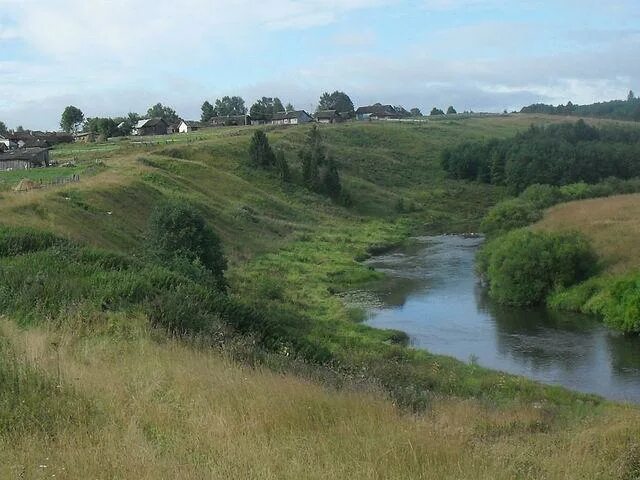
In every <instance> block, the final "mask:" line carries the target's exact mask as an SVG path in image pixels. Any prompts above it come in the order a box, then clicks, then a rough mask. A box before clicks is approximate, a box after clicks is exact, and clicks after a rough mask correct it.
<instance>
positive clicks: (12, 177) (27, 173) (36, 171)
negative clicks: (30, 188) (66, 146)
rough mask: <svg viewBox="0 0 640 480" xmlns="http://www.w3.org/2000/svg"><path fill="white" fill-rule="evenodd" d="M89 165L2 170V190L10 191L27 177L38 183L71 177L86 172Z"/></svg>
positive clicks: (0, 179) (0, 174) (0, 181)
mask: <svg viewBox="0 0 640 480" xmlns="http://www.w3.org/2000/svg"><path fill="white" fill-rule="evenodd" d="M86 170H87V167H85V166H78V167H70V168H54V167H51V168H32V169H29V170H13V171H10V172H0V192H2V191H10V190H12V189H13V188H14V187H16V186H17V185H18V183H20V180H23V179H27V180H31V181H33V182H36V183H43V184H45V186H47V184H49V183H51V182H54V181H55V180H60V179H69V178H70V177H72V176H73V175H83V174H85V172H86Z"/></svg>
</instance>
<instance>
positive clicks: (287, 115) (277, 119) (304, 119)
mask: <svg viewBox="0 0 640 480" xmlns="http://www.w3.org/2000/svg"><path fill="white" fill-rule="evenodd" d="M309 122H313V117H312V116H311V115H309V114H308V113H307V112H305V111H304V110H293V111H291V112H279V113H276V114H275V115H274V116H273V119H271V124H272V125H299V124H302V123H309Z"/></svg>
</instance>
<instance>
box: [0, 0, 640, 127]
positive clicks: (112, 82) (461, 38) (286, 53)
mask: <svg viewBox="0 0 640 480" xmlns="http://www.w3.org/2000/svg"><path fill="white" fill-rule="evenodd" d="M639 60H640V0H608V1H602V0H179V1H176V0H153V1H152V0H136V1H135V2H132V1H130V0H90V1H87V0H0V121H3V122H4V123H5V124H6V125H7V126H8V127H9V128H14V127H16V126H18V125H22V126H24V127H25V128H31V129H43V130H44V129H56V128H57V127H58V123H59V120H60V115H61V112H62V110H63V109H64V107H65V106H67V105H75V106H77V107H79V108H80V109H81V110H82V111H83V112H84V113H85V116H88V117H94V116H118V115H124V114H126V113H127V112H130V111H135V112H139V113H144V112H145V111H146V110H147V108H148V107H149V106H150V105H152V104H155V103H157V102H162V103H163V104H165V105H169V106H171V107H173V108H175V109H176V110H177V112H178V114H179V115H180V116H182V117H183V118H186V119H198V118H199V116H200V106H201V105H202V103H203V102H204V101H205V100H209V101H211V102H213V101H214V100H215V99H216V98H218V97H220V96H223V95H241V96H242V97H243V98H244V99H245V101H246V102H247V106H250V105H251V104H252V103H253V101H255V100H256V99H257V98H259V97H262V96H268V97H272V96H277V97H279V98H280V99H281V100H282V101H283V103H287V102H291V103H293V104H294V105H295V106H296V107H297V108H299V109H305V110H314V109H315V105H316V104H317V101H318V98H319V96H320V94H321V93H322V92H324V91H329V92H332V91H334V90H341V91H345V92H346V93H347V94H349V95H350V97H351V98H352V100H353V101H354V103H355V104H356V106H357V105H367V104H370V103H375V102H381V103H385V104H386V103H389V104H393V105H403V106H404V107H406V108H407V109H409V108H413V107H418V108H420V109H422V111H423V112H429V111H430V110H431V108H432V107H434V106H437V107H439V108H443V109H446V108H447V107H448V106H449V105H453V106H454V107H455V108H456V109H457V110H458V111H464V110H474V111H503V110H504V109H508V110H514V109H518V110H519V109H520V108H521V107H522V106H524V105H528V104H531V103H536V102H544V103H552V104H560V103H566V102H567V101H569V100H571V101H572V102H573V103H580V104H582V103H592V102H596V101H604V100H609V99H614V98H626V95H627V93H628V91H629V90H630V89H634V90H635V91H640V61H639Z"/></svg>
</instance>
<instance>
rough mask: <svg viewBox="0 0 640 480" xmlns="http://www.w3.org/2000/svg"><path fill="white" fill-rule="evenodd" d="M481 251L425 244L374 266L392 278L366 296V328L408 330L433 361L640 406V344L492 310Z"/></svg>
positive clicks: (590, 323)
mask: <svg viewBox="0 0 640 480" xmlns="http://www.w3.org/2000/svg"><path fill="white" fill-rule="evenodd" d="M481 243H482V240H481V239H468V238H463V237H459V236H439V237H421V238H417V239H415V242H413V243H412V244H411V245H410V246H408V247H406V248H404V249H403V250H401V251H396V252H392V253H389V254H386V255H382V256H378V257H375V258H373V259H371V260H369V261H368V262H367V263H368V265H370V266H371V267H373V268H375V269H376V270H378V271H381V272H384V273H386V274H387V278H386V280H385V281H383V282H382V283H381V284H380V285H378V286H376V287H375V289H374V290H372V291H369V292H367V295H366V296H367V297H368V298H369V299H370V300H371V298H373V299H375V301H373V302H372V301H368V302H366V306H367V311H368V320H367V324H368V325H371V326H373V327H377V328H393V329H397V330H402V331H404V332H406V333H407V334H409V336H410V338H411V342H412V345H413V346H415V347H417V348H424V349H427V350H429V351H430V352H432V353H437V354H443V355H449V356H452V357H456V358H458V359H459V360H462V361H476V362H477V363H478V364H479V365H482V366H484V367H488V368H492V369H496V370H501V371H505V372H509V373H514V374H517V375H523V376H526V377H529V378H532V379H535V380H538V381H540V382H543V383H549V384H559V385H563V386H565V387H567V388H570V389H573V390H578V391H581V392H587V393H596V394H599V395H602V396H604V397H607V398H610V399H614V400H621V401H629V402H635V403H640V340H639V339H637V338H627V337H624V336H622V335H621V334H618V333H617V332H614V331H611V330H609V329H607V328H606V327H604V326H603V325H601V324H600V323H599V322H597V321H596V320H594V319H593V318H590V317H588V316H584V315H573V314H567V313H557V312H550V311H548V310H545V309H518V308H507V307H503V306H499V305H496V304H494V303H492V302H491V301H490V300H489V299H488V298H487V296H486V294H485V292H484V291H483V289H482V288H481V287H480V285H479V282H478V279H477V277H476V275H475V272H474V256H475V253H476V250H477V249H478V247H479V246H480V244H481Z"/></svg>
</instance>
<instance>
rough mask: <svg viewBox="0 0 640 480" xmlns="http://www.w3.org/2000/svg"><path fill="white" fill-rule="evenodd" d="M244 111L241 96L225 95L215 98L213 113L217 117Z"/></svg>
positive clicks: (239, 113)
mask: <svg viewBox="0 0 640 480" xmlns="http://www.w3.org/2000/svg"><path fill="white" fill-rule="evenodd" d="M246 113H247V107H245V105H244V100H243V99H242V97H229V96H225V97H222V98H218V99H217V100H216V104H215V114H216V116H218V117H228V116H231V115H246Z"/></svg>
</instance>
